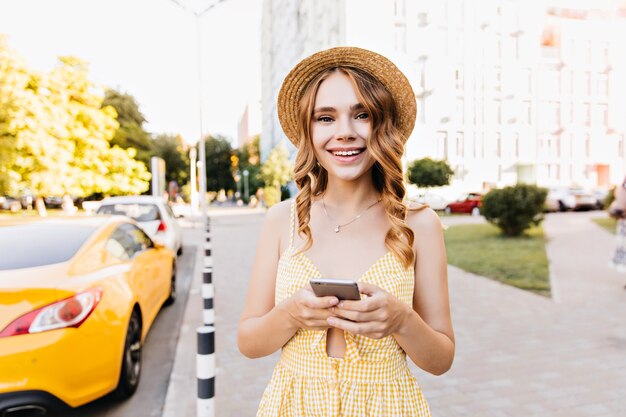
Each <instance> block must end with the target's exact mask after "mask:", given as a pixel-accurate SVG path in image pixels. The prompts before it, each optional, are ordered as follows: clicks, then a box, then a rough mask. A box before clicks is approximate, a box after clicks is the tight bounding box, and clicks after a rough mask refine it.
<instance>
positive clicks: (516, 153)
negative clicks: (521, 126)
mask: <svg viewBox="0 0 626 417" xmlns="http://www.w3.org/2000/svg"><path fill="white" fill-rule="evenodd" d="M514 141H515V143H514V146H515V157H516V158H519V133H516V134H515V137H514Z"/></svg>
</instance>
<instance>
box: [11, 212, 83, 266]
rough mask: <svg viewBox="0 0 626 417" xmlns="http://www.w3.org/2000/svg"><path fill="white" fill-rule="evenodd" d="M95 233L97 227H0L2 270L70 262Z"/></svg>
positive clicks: (40, 224)
mask: <svg viewBox="0 0 626 417" xmlns="http://www.w3.org/2000/svg"><path fill="white" fill-rule="evenodd" d="M94 230H95V226H89V225H84V224H81V225H73V224H68V223H64V222H63V223H56V224H52V223H50V224H42V223H37V224H20V225H14V226H5V227H0V270H6V269H21V268H32V267H36V266H42V265H51V264H56V263H60V262H65V261H68V260H69V259H70V258H71V257H72V256H74V255H75V254H76V252H78V250H79V249H80V247H81V246H82V245H83V244H84V243H85V242H86V241H87V239H88V238H89V236H91V234H92V233H93V232H94Z"/></svg>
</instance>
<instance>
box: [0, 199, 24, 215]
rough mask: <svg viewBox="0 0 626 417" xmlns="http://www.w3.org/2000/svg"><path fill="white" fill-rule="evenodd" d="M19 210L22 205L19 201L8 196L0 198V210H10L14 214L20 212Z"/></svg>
mask: <svg viewBox="0 0 626 417" xmlns="http://www.w3.org/2000/svg"><path fill="white" fill-rule="evenodd" d="M21 208H22V203H20V200H18V199H16V198H13V197H8V196H0V210H10V211H12V212H14V213H15V212H16V211H20V209H21Z"/></svg>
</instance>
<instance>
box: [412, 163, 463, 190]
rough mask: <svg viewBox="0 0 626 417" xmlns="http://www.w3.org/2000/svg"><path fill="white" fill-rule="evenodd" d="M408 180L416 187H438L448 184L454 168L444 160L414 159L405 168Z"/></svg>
mask: <svg viewBox="0 0 626 417" xmlns="http://www.w3.org/2000/svg"><path fill="white" fill-rule="evenodd" d="M407 171H408V177H409V181H411V182H412V183H413V184H415V185H417V186H418V187H426V188H428V187H440V186H442V185H448V184H450V177H452V175H454V170H453V169H452V168H450V165H448V163H447V162H446V161H435V160H433V159H430V158H423V159H416V160H415V161H413V162H411V163H410V164H409V166H408V168H407Z"/></svg>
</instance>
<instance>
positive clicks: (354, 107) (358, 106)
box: [313, 103, 365, 113]
mask: <svg viewBox="0 0 626 417" xmlns="http://www.w3.org/2000/svg"><path fill="white" fill-rule="evenodd" d="M364 109H365V106H364V105H363V104H362V103H356V104H353V105H352V106H350V110H352V111H355V110H364ZM334 111H337V109H335V108H334V107H329V106H326V107H318V108H316V109H314V110H313V113H326V112H334Z"/></svg>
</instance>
